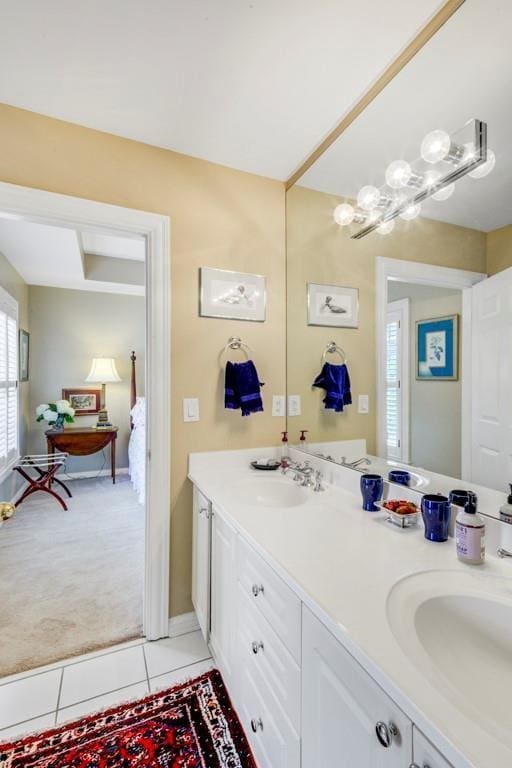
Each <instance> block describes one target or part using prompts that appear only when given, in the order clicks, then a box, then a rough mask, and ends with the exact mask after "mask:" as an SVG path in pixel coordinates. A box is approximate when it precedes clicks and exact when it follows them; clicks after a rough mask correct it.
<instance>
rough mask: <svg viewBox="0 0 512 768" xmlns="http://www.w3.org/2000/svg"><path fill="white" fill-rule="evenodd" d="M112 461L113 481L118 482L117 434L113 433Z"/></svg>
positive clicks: (111, 445)
mask: <svg viewBox="0 0 512 768" xmlns="http://www.w3.org/2000/svg"><path fill="white" fill-rule="evenodd" d="M110 462H111V465H112V482H113V483H115V482H116V435H113V437H112V442H111V443H110Z"/></svg>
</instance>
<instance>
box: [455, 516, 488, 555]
mask: <svg viewBox="0 0 512 768" xmlns="http://www.w3.org/2000/svg"><path fill="white" fill-rule="evenodd" d="M455 542H456V545H457V554H458V555H461V556H462V557H465V558H467V559H468V560H483V559H484V557H485V526H483V525H482V526H480V527H478V528H476V527H473V526H469V525H464V523H459V522H458V521H457V522H456V523H455Z"/></svg>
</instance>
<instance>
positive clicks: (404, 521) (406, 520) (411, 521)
mask: <svg viewBox="0 0 512 768" xmlns="http://www.w3.org/2000/svg"><path fill="white" fill-rule="evenodd" d="M386 512H387V513H388V518H387V519H388V522H389V523H391V524H392V525H397V526H398V527H399V528H412V527H413V525H417V523H418V517H419V515H420V513H419V512H409V514H407V515H399V514H398V512H393V511H392V510H391V509H386Z"/></svg>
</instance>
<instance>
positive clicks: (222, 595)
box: [210, 507, 237, 687]
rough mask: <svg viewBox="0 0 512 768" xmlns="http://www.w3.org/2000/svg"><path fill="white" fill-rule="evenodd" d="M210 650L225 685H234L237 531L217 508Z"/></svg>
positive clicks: (213, 528) (213, 520)
mask: <svg viewBox="0 0 512 768" xmlns="http://www.w3.org/2000/svg"><path fill="white" fill-rule="evenodd" d="M212 511H213V517H212V567H211V617H210V627H211V629H210V646H211V649H212V652H213V655H214V657H215V661H216V662H217V664H218V666H219V668H220V671H221V673H222V675H223V677H224V681H225V683H226V685H227V686H228V687H230V685H231V686H232V685H233V677H234V676H233V667H234V650H235V633H236V629H237V625H236V616H237V609H236V589H235V588H236V562H235V556H236V552H235V545H236V532H235V530H234V529H233V528H232V527H231V526H230V525H229V524H228V523H227V522H226V521H225V520H223V519H222V517H220V515H218V514H217V512H216V511H215V507H214V508H213V510H212Z"/></svg>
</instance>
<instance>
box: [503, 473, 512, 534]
mask: <svg viewBox="0 0 512 768" xmlns="http://www.w3.org/2000/svg"><path fill="white" fill-rule="evenodd" d="M500 520H501V521H502V522H504V523H511V524H512V483H510V493H509V495H508V499H507V503H506V504H503V506H502V507H500Z"/></svg>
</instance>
